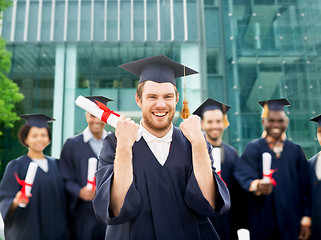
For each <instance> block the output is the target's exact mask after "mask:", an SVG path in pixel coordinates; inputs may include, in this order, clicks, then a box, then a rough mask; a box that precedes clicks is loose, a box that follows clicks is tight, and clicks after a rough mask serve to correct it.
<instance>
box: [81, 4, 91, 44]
mask: <svg viewBox="0 0 321 240" xmlns="http://www.w3.org/2000/svg"><path fill="white" fill-rule="evenodd" d="M80 19H81V20H80V41H90V37H91V1H89V0H83V1H82V2H81V18H80Z"/></svg>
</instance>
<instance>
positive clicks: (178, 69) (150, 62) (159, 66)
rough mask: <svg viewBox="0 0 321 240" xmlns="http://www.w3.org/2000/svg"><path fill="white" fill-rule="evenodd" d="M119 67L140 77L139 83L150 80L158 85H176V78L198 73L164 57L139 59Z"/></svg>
mask: <svg viewBox="0 0 321 240" xmlns="http://www.w3.org/2000/svg"><path fill="white" fill-rule="evenodd" d="M119 67H120V68H122V69H124V70H126V71H128V72H130V73H132V74H135V75H137V76H139V77H140V78H139V83H141V82H144V81H147V80H150V81H154V82H158V83H163V82H170V83H173V84H174V85H176V84H175V78H178V77H182V76H188V75H191V74H195V73H198V72H196V71H195V70H193V69H191V68H188V67H185V66H184V65H182V64H180V63H177V62H175V61H173V60H172V59H170V58H168V57H166V56H164V55H159V56H154V57H148V58H143V59H139V60H136V61H133V62H129V63H125V64H122V65H119Z"/></svg>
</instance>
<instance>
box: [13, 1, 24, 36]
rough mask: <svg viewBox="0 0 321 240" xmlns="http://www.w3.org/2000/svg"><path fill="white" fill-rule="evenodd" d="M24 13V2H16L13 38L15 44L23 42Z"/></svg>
mask: <svg viewBox="0 0 321 240" xmlns="http://www.w3.org/2000/svg"><path fill="white" fill-rule="evenodd" d="M25 13H26V2H25V1H18V2H17V13H16V28H15V38H14V40H15V41H17V42H20V41H23V35H24V28H25Z"/></svg>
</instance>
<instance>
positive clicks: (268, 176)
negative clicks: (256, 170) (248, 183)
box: [262, 152, 276, 186]
mask: <svg viewBox="0 0 321 240" xmlns="http://www.w3.org/2000/svg"><path fill="white" fill-rule="evenodd" d="M271 163H272V155H271V154H270V153H268V152H264V153H263V154H262V165H263V182H264V183H272V184H273V186H276V182H275V180H274V179H273V178H272V175H273V173H274V172H276V170H274V169H271Z"/></svg>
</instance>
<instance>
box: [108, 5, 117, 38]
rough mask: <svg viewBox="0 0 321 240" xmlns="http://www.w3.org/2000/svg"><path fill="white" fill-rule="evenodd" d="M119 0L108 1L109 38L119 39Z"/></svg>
mask: <svg viewBox="0 0 321 240" xmlns="http://www.w3.org/2000/svg"><path fill="white" fill-rule="evenodd" d="M117 26H118V11H117V1H107V40H108V41H117Z"/></svg>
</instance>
